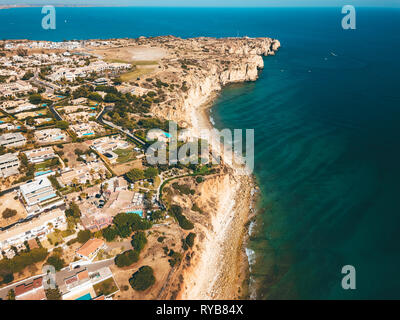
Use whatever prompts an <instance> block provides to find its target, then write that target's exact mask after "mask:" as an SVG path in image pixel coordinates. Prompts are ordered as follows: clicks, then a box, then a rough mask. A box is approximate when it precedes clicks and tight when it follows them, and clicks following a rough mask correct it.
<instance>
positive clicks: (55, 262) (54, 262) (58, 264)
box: [47, 255, 65, 271]
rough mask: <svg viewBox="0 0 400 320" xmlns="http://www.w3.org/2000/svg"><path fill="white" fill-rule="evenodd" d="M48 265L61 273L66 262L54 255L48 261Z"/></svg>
mask: <svg viewBox="0 0 400 320" xmlns="http://www.w3.org/2000/svg"><path fill="white" fill-rule="evenodd" d="M47 264H49V265H51V266H53V267H54V268H55V269H56V271H60V270H61V269H62V268H64V266H65V261H64V260H63V259H61V258H60V257H58V256H56V255H54V256H51V257H49V258H48V259H47Z"/></svg>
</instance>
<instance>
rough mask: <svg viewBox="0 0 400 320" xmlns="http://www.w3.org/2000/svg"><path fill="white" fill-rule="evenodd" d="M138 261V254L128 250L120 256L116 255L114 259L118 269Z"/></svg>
mask: <svg viewBox="0 0 400 320" xmlns="http://www.w3.org/2000/svg"><path fill="white" fill-rule="evenodd" d="M138 261H139V252H138V251H134V250H128V251H125V252H123V253H121V254H118V255H116V257H115V259H114V262H115V264H116V266H117V267H119V268H123V267H128V266H130V265H131V264H133V263H135V262H138Z"/></svg>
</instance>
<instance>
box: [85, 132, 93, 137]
mask: <svg viewBox="0 0 400 320" xmlns="http://www.w3.org/2000/svg"><path fill="white" fill-rule="evenodd" d="M93 134H94V133H93V132H89V133H84V134H83V136H91V135H93Z"/></svg>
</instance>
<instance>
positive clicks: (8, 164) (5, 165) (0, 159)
mask: <svg viewBox="0 0 400 320" xmlns="http://www.w3.org/2000/svg"><path fill="white" fill-rule="evenodd" d="M19 164H20V163H19V159H18V154H17V153H6V154H3V155H2V156H0V177H3V178H7V177H9V176H12V175H14V174H18V173H19V170H18V167H19Z"/></svg>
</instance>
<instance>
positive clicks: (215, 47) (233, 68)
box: [152, 38, 280, 127]
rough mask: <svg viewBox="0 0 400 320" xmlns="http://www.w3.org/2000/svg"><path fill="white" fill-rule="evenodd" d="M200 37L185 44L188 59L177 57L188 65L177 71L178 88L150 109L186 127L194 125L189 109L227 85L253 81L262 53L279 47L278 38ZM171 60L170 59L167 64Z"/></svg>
mask: <svg viewBox="0 0 400 320" xmlns="http://www.w3.org/2000/svg"><path fill="white" fill-rule="evenodd" d="M201 39H203V38H201ZM201 39H197V40H193V39H192V42H189V43H188V44H186V46H185V47H184V52H185V55H187V56H188V58H186V59H185V58H183V59H182V58H181V59H179V61H185V62H184V63H186V62H187V61H189V63H191V65H190V66H191V67H190V68H184V69H182V70H180V72H179V75H178V78H179V79H180V80H181V81H182V82H181V90H177V92H175V93H174V94H173V95H171V96H170V97H169V100H168V103H161V104H159V105H156V106H154V107H153V110H152V111H153V113H154V114H157V115H161V116H162V117H164V118H166V119H170V120H174V121H177V122H179V123H180V124H181V125H183V126H188V127H191V126H193V125H194V123H193V119H192V118H193V117H192V116H191V115H192V114H193V109H196V108H198V107H200V106H201V105H203V104H204V103H205V102H206V101H207V100H208V99H209V98H210V96H211V95H212V94H213V93H215V92H218V91H220V90H221V89H222V87H223V86H225V85H227V84H230V83H235V82H245V81H255V80H257V78H258V75H259V71H260V69H262V68H264V61H263V58H262V56H268V55H274V54H275V52H276V51H277V50H278V49H279V47H280V42H279V41H278V40H273V39H270V38H257V39H250V38H237V39H236V38H235V39H232V38H229V39H213V40H214V42H212V43H210V40H209V39H208V41H201ZM182 41H185V40H182ZM193 41H195V42H193ZM191 49H192V51H191ZM179 56H180V57H181V54H180V55H179ZM165 60H166V59H165ZM173 61H174V60H172V59H171V61H169V64H173ZM165 63H166V64H168V61H165ZM178 70H179V69H178ZM174 72H175V73H176V72H177V70H176V68H175V70H174Z"/></svg>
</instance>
